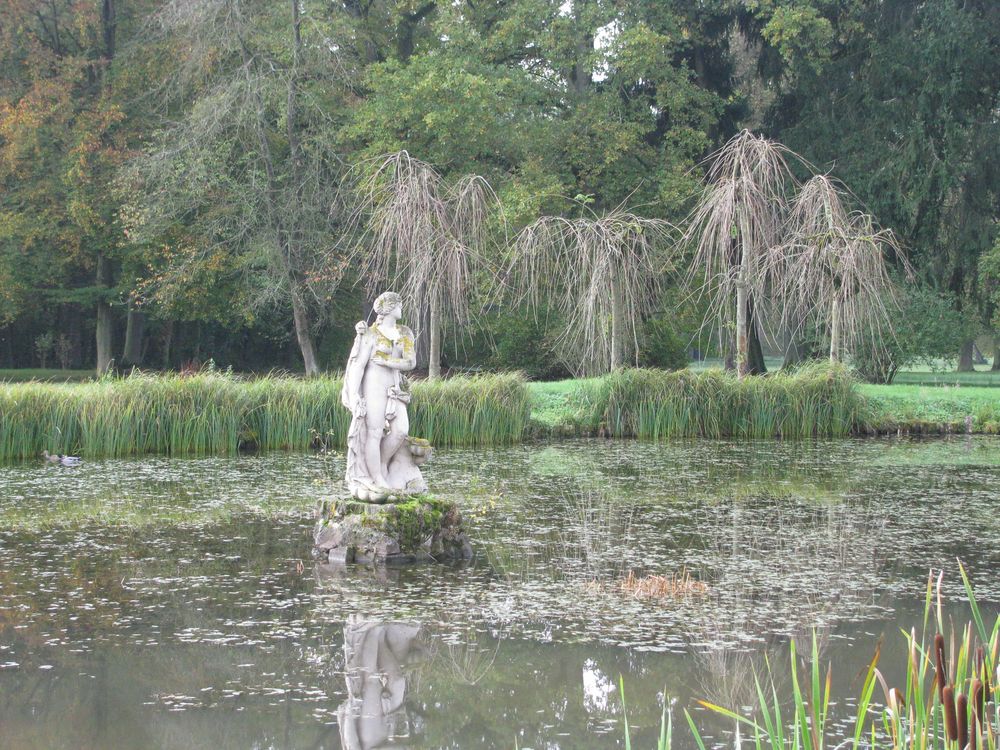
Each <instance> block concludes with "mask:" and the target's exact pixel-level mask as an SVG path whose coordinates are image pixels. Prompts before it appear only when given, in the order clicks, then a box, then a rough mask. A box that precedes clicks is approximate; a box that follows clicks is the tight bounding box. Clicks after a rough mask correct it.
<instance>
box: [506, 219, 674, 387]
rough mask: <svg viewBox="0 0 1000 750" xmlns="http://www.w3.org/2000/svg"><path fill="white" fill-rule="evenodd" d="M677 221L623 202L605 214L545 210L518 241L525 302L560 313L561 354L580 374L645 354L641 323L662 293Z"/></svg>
mask: <svg viewBox="0 0 1000 750" xmlns="http://www.w3.org/2000/svg"><path fill="white" fill-rule="evenodd" d="M672 234H673V226H672V225H671V224H670V223H669V222H667V221H664V220H662V219H650V218H646V217H642V216H637V215H635V214H632V213H628V212H625V211H623V210H621V208H620V207H619V208H618V209H615V210H614V211H611V212H610V213H608V214H605V215H604V216H600V217H593V218H590V217H584V218H578V219H568V218H563V217H559V216H543V217H542V218H540V219H538V220H537V221H535V222H534V223H532V224H530V225H529V226H527V227H525V228H524V229H523V230H521V232H520V233H519V234H518V236H517V238H516V239H515V241H514V246H513V253H512V259H511V265H510V269H509V272H510V276H511V278H512V280H513V284H514V288H515V290H516V292H517V294H518V296H519V301H520V302H522V303H523V302H527V303H528V304H529V305H530V307H531V308H532V309H534V310H535V311H538V310H540V309H542V308H543V307H544V308H545V309H546V310H549V311H552V312H554V313H556V314H557V315H558V317H559V319H560V321H561V331H560V333H559V335H558V336H557V338H556V341H555V349H556V352H557V354H558V356H559V357H560V358H561V359H562V360H563V362H564V363H565V364H566V365H567V366H568V367H569V369H570V371H571V372H573V374H574V375H576V376H586V375H595V374H600V373H605V372H608V371H610V370H614V369H616V368H618V367H621V366H623V365H624V364H625V363H626V362H636V363H637V362H638V353H639V327H640V324H641V322H642V320H643V319H644V318H645V317H647V316H649V315H650V314H652V313H653V312H654V310H655V308H656V305H657V303H658V302H659V298H660V291H661V279H662V277H663V275H664V272H665V271H667V270H668V269H669V268H670V263H669V253H668V250H669V249H670V248H671V247H672V245H673V243H672V241H671V240H672Z"/></svg>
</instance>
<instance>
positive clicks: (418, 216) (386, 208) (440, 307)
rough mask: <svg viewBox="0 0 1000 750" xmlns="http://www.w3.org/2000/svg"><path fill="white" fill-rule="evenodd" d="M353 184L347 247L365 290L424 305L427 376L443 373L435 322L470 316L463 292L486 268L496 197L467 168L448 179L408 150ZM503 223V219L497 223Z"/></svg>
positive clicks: (386, 158)
mask: <svg viewBox="0 0 1000 750" xmlns="http://www.w3.org/2000/svg"><path fill="white" fill-rule="evenodd" d="M369 167H370V169H368V170H367V172H366V173H365V176H364V177H363V178H362V179H361V180H360V182H359V185H358V188H357V196H358V199H357V207H356V210H355V212H354V220H355V221H354V225H355V227H357V228H359V230H360V231H359V233H358V239H357V241H356V242H355V244H354V246H353V249H352V251H351V253H350V255H351V258H352V259H353V260H354V261H355V262H356V263H357V265H358V267H359V268H360V271H361V275H362V277H363V278H364V279H365V282H366V286H367V289H368V292H369V293H373V292H374V291H375V289H376V287H377V286H378V285H379V284H383V283H389V284H392V285H394V286H395V287H396V288H397V289H398V290H399V292H400V294H402V295H403V299H404V300H405V304H406V305H407V307H408V308H409V309H410V310H419V309H421V305H422V304H427V305H428V306H429V310H430V320H429V331H428V333H429V336H430V342H429V343H430V346H429V349H430V351H429V365H428V377H429V378H431V379H435V378H438V377H440V375H441V329H442V327H443V325H444V324H445V323H447V322H452V323H457V324H459V325H464V324H467V323H468V322H469V317H470V316H469V303H468V300H469V296H470V294H471V293H472V288H473V284H474V282H475V280H476V278H477V277H478V276H480V275H483V274H486V275H489V273H490V266H489V263H488V262H487V260H486V255H485V252H484V251H485V248H486V247H487V246H488V245H489V244H490V242H491V239H492V237H491V235H492V230H493V228H494V226H495V224H496V222H494V221H493V219H494V217H495V216H500V217H501V218H502V214H500V212H499V208H500V203H499V200H498V199H497V196H496V194H495V193H494V192H493V189H492V188H491V187H490V185H489V183H488V182H487V181H486V180H485V179H483V178H482V177H479V176H476V175H469V176H465V177H462V178H461V179H459V180H458V181H457V182H454V183H447V182H445V180H444V179H443V178H442V177H441V175H440V174H439V173H438V172H437V171H436V170H435V169H434V168H433V167H432V166H430V165H429V164H427V163H426V162H423V161H420V160H419V159H415V158H413V157H412V156H410V154H409V153H408V152H406V151H398V152H396V153H394V154H389V155H387V156H383V157H379V158H378V159H376V160H374V161H372V162H371V163H370V164H369ZM500 224H501V225H502V221H501V222H500Z"/></svg>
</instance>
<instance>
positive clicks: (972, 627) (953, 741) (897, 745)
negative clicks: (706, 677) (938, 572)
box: [685, 564, 1000, 750]
mask: <svg viewBox="0 0 1000 750" xmlns="http://www.w3.org/2000/svg"><path fill="white" fill-rule="evenodd" d="M959 570H960V572H961V575H962V582H963V585H964V587H965V592H966V596H967V597H968V600H969V609H970V613H971V616H972V619H971V621H969V622H968V623H967V624H966V625H964V626H960V627H955V626H954V625H952V624H951V623H949V625H950V627H946V621H945V618H944V616H943V613H942V605H941V578H940V577H939V578H938V584H937V596H936V597H935V596H934V595H933V590H934V587H933V578H932V577H929V578H928V582H927V594H926V604H925V609H924V622H923V628H922V633H921V634H919V635H918V634H917V631H916V628H914V629H912V630H911V631H910V632H909V633H905V632H904V633H903V634H902V636H903V637H904V638H905V639H906V644H907V650H906V653H907V663H906V676H905V678H904V679H902V680H901V682H900V683H899V684H894V685H890V683H889V682H888V681H887V680H886V678H885V677H884V676H883V674H882V672H881V671H880V669H879V667H878V662H879V651H878V650H876V653H875V656H874V658H873V659H872V661H871V663H870V665H869V667H868V670H867V673H866V676H865V680H864V683H863V685H862V687H861V694H860V696H859V697H858V699H857V704H856V705H857V707H856V709H855V712H854V713H855V715H854V721H853V725H854V729H853V732H852V734H851V736H848V737H844V736H831V735H832V734H833V730H832V728H831V727H830V726H829V722H828V719H829V716H830V684H831V679H832V674H831V673H832V666H830V665H827V666H826V668H825V669H824V668H823V666H822V665H821V663H820V653H819V648H818V646H817V643H816V638H815V636H814V637H813V643H812V659H811V663H810V665H809V668H808V669H807V670H806V673H805V674H800V670H799V665H798V658H797V656H796V646H795V642H794V641H793V642H792V644H791V647H790V651H791V654H790V656H791V664H790V672H791V677H792V680H791V685H792V695H791V696H790V701H789V700H787V697H786V701H783V700H782V699H781V698H779V696H778V691H777V689H776V688H775V685H776V684H777V683H779V682H780V680H778V679H776V675H775V670H776V669H778V668H777V667H774V666H771V665H768V674H766V675H764V676H763V677H764V680H763V681H762V680H761V678H760V677H756V678H755V686H756V692H757V698H758V705H757V707H756V714H757V715H756V717H749V716H746V715H744V714H743V713H740V712H738V711H733V710H730V709H728V708H724V707H722V706H717V705H715V704H712V703H709V702H707V701H699V703H700V704H701V705H702V706H703V707H705V708H707V709H709V710H711V711H713V712H715V713H718V714H720V715H722V716H725V717H727V718H729V719H732V720H734V721H735V722H736V724H737V728H738V727H739V726H743V727H745V728H748V730H749V732H750V733H752V735H753V738H754V746H755V747H756V748H758V750H760V749H762V748H770V749H771V750H822V749H823V748H824V747H827V746H830V747H837V748H845V747H849V748H851V750H859V748H862V747H864V748H872V749H873V750H874V749H881V748H884V749H885V750H980V749H981V750H996V748H997V744H998V743H997V732H998V729H1000V708H998V702H997V699H998V697H1000V693H998V691H997V657H998V647H1000V617H998V618H997V619H996V621H995V622H994V623H993V625H992V627H988V626H987V623H986V622H985V621H984V620H983V616H982V612H981V611H980V609H979V606H978V604H977V603H976V597H975V595H974V593H973V590H972V586H971V584H970V582H969V578H968V575H967V574H966V571H965V568H964V567H962V566H961V564H959ZM935 600H936V606H934V604H933V602H934V601H935ZM931 634H933V635H931ZM782 710H784V711H785V713H784V717H783V715H782ZM685 714H686V715H687V720H688V724H689V726H690V727H691V730H692V732H693V733H694V736H695V741H696V743H697V745H698V747H699V748H701V750H704V748H705V745H704V742H703V741H702V738H701V735H700V734H699V732H698V729H697V727H696V725H695V723H694V720H693V719H692V717H691V715H690V713H688V712H686V711H685Z"/></svg>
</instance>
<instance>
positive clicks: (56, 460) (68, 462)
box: [42, 451, 82, 466]
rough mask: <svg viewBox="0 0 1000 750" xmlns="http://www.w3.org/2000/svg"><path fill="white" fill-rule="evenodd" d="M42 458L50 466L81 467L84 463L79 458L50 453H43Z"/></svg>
mask: <svg viewBox="0 0 1000 750" xmlns="http://www.w3.org/2000/svg"><path fill="white" fill-rule="evenodd" d="M42 458H44V459H45V460H46V461H47V462H48V463H50V464H59V465H60V466H79V465H80V463H81V461H82V459H81V458H80V457H79V456H64V455H62V454H61V453H49V452H48V451H42Z"/></svg>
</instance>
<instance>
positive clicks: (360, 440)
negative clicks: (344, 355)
mask: <svg viewBox="0 0 1000 750" xmlns="http://www.w3.org/2000/svg"><path fill="white" fill-rule="evenodd" d="M375 313H376V316H377V317H376V319H375V323H374V324H373V325H370V326H369V325H368V324H367V323H365V322H364V321H360V322H359V323H358V324H357V325H356V326H355V331H356V332H357V336H356V337H355V339H354V346H353V348H352V349H351V356H350V359H348V361H347V371H346V372H345V373H344V387H343V391H342V392H341V401H342V403H343V404H344V406H346V407H347V408H348V409H350V411H351V414H352V415H353V418H352V420H351V428H350V431H349V432H348V436H347V476H346V480H347V486H348V489H349V490H350V491H351V494H352V495H353V496H354V497H356V498H358V499H360V500H371V501H375V502H383V501H385V500H386V499H387V498H388V497H390V496H391V495H394V494H403V493H412V492H424V491H426V489H427V485H426V484H424V479H423V476H422V475H421V474H420V469H419V468H418V465H419V464H422V463H423V462H424V461H425V460H426V459H427V455H428V454H429V451H430V447H429V446H428V445H427V442H426V441H423V440H417V439H414V438H410V437H409V435H408V433H409V429H410V421H409V415H408V413H407V404H408V403H409V402H410V391H409V385H408V382H407V380H406V378H405V377H404V376H403V373H404V372H409V371H410V370H412V369H413V368H414V367H415V366H416V355H415V350H414V340H413V331H411V330H410V329H409V328H407V327H406V326H404V325H400V323H399V318H400V316H401V315H402V300H401V298H400V296H399V295H398V294H396V293H395V292H385V293H384V294H382V295H380V296H379V298H378V299H376V300H375Z"/></svg>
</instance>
